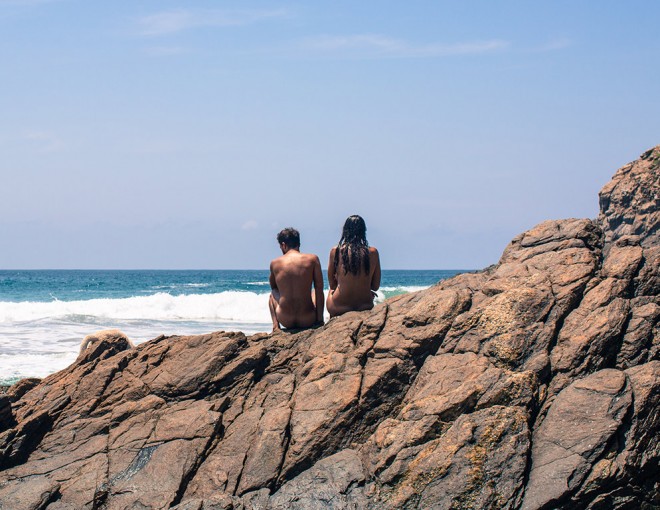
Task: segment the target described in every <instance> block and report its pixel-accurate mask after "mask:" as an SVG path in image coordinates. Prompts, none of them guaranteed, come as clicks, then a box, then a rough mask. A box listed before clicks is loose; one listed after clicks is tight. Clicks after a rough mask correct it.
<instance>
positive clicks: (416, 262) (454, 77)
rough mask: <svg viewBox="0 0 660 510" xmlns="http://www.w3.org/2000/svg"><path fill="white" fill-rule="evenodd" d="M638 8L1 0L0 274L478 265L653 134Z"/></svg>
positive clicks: (644, 33)
mask: <svg viewBox="0 0 660 510" xmlns="http://www.w3.org/2000/svg"><path fill="white" fill-rule="evenodd" d="M658 19H660V2H657V1H656V0H647V1H640V0H630V1H627V2H620V1H613V0H602V1H599V2H594V1H585V0H570V1H568V0H566V1H565V0H557V1H552V2H529V1H497V0H489V1H470V0H466V1H461V2H458V1H441V0H438V1H421V0H419V1H418V0H410V1H407V2H401V1H387V0H382V1H372V0H361V1H359V2H355V1H350V2H349V1H344V0H338V1H332V2H330V1H314V2H311V1H307V2H303V1H289V0H282V1H281V2H279V1H278V2H275V1H273V2H271V1H261V2H258V1H251V0H242V1H234V2H230V1H201V0H187V1H185V2H184V1H181V0H179V1H170V0H158V1H156V0H131V1H123V0H113V1H112V2H101V1H90V0H0V83H1V85H0V87H1V88H0V90H1V92H2V93H1V94H0V154H1V157H0V179H1V182H2V187H1V188H0V189H1V190H2V191H1V193H2V200H0V268H3V269H55V268H61V269H69V268H70V269H75V268H77V269H147V268H149V269H262V268H267V267H268V264H269V261H270V260H271V259H272V258H274V257H276V256H278V255H279V252H278V246H277V243H276V241H275V235H276V234H277V232H278V231H279V230H281V229H282V228H284V227H289V226H293V227H295V228H298V229H299V230H300V232H301V238H302V251H306V252H312V253H317V254H318V255H319V256H320V258H321V260H322V262H323V264H324V265H325V263H326V260H327V257H328V252H329V250H330V248H331V246H333V245H334V244H335V243H336V242H337V241H338V240H339V237H340V234H341V227H342V225H343V222H344V220H345V218H346V217H347V216H349V215H351V214H360V215H361V216H363V217H364V218H365V220H366V223H367V228H368V239H369V242H370V244H371V245H372V246H376V247H377V248H378V249H379V251H380V255H381V262H382V265H383V268H385V269H479V268H482V267H485V266H487V265H490V264H493V263H496V262H497V260H498V259H499V257H500V255H501V253H502V251H503V250H504V248H505V247H506V245H507V243H508V242H509V241H510V240H511V239H512V238H513V237H514V236H516V235H517V234H519V233H521V232H523V231H525V230H527V229H529V228H532V227H533V226H534V225H536V224H537V223H540V222H541V221H544V220H547V219H561V218H570V217H578V218H594V217H596V216H597V214H598V197H597V193H598V190H599V189H600V188H601V187H602V186H603V185H604V184H605V183H607V181H608V180H609V179H610V178H611V176H612V175H613V174H614V172H615V171H616V169H617V168H619V167H621V166H623V165H624V164H626V163H627V162H629V161H632V160H634V159H636V158H637V157H638V156H639V155H640V154H641V153H642V152H644V151H645V150H646V149H648V148H650V147H652V146H655V145H658V144H660V98H659V94H658V92H660V65H658V62H660V30H658V29H657V20H658Z"/></svg>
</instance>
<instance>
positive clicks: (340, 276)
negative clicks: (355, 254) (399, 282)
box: [327, 247, 381, 317]
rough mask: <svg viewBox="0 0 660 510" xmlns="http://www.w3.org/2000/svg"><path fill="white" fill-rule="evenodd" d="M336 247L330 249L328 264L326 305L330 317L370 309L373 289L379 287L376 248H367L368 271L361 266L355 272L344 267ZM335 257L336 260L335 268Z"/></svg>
mask: <svg viewBox="0 0 660 510" xmlns="http://www.w3.org/2000/svg"><path fill="white" fill-rule="evenodd" d="M337 249H338V248H337V247H334V248H333V249H332V250H330V261H329V264H328V280H329V283H330V293H329V295H328V300H327V307H328V312H329V313H330V317H335V316H337V315H341V314H343V313H346V312H350V311H361V310H370V309H371V308H373V306H374V297H375V291H376V290H378V288H379V287H380V277H381V269H380V257H379V255H378V250H377V249H376V248H374V247H370V248H368V250H369V271H368V272H367V271H366V270H365V268H364V267H361V268H359V270H358V272H357V274H355V273H352V272H350V271H348V270H347V269H346V268H345V267H344V263H343V261H342V257H337V256H336V251H337ZM346 249H348V248H346ZM349 256H350V255H349ZM336 258H337V259H338V262H337V266H336V269H335V259H336Z"/></svg>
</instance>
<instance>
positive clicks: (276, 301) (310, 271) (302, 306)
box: [269, 228, 324, 331]
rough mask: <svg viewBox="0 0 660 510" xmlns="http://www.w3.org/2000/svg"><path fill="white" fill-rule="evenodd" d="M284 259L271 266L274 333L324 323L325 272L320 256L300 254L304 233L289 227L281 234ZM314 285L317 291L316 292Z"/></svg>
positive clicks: (271, 308) (278, 239)
mask: <svg viewBox="0 0 660 510" xmlns="http://www.w3.org/2000/svg"><path fill="white" fill-rule="evenodd" d="M277 242H278V243H279V244H280V249H281V250H282V256H281V257H278V258H276V259H275V260H273V261H272V262H271V263H270V287H271V289H272V293H271V295H270V301H269V307H270V315H271V318H272V319H273V331H277V330H279V329H280V324H281V325H282V326H283V327H285V328H287V329H291V328H309V327H311V326H314V325H315V324H323V305H324V297H323V273H322V272H321V262H320V261H319V258H318V257H317V256H316V255H313V254H310V253H300V234H299V233H298V231H297V230H296V229H294V228H285V229H284V230H282V231H281V232H280V233H279V234H277ZM312 284H313V285H314V292H312Z"/></svg>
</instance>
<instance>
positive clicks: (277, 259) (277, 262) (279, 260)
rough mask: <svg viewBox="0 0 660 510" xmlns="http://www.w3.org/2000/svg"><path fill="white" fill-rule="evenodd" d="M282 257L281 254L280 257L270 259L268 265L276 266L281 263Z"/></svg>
mask: <svg viewBox="0 0 660 510" xmlns="http://www.w3.org/2000/svg"><path fill="white" fill-rule="evenodd" d="M282 258H283V256H282V257H277V258H274V259H273V260H271V261H270V267H271V269H272V268H274V267H277V266H279V265H281V263H282Z"/></svg>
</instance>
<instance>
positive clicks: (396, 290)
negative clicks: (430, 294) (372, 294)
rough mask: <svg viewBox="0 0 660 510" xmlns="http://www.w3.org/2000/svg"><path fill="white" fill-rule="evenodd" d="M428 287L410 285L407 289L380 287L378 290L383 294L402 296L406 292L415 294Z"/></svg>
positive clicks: (402, 287)
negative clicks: (395, 293) (389, 293)
mask: <svg viewBox="0 0 660 510" xmlns="http://www.w3.org/2000/svg"><path fill="white" fill-rule="evenodd" d="M428 288H429V287H428V285H425V286H424V285H411V286H408V287H404V286H399V287H381V288H380V289H379V290H382V291H383V292H400V293H402V294H404V293H407V292H417V291H418V290H424V289H428Z"/></svg>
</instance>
